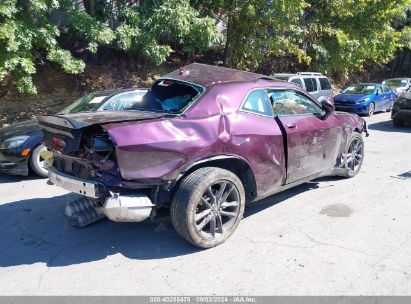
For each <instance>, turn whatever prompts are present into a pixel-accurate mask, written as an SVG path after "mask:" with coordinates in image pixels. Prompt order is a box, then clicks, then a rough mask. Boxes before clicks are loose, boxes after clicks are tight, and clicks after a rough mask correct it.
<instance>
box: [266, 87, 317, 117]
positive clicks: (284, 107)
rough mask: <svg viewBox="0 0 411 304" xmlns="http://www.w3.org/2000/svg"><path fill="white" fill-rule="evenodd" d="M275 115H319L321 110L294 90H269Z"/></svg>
mask: <svg viewBox="0 0 411 304" xmlns="http://www.w3.org/2000/svg"><path fill="white" fill-rule="evenodd" d="M268 95H269V97H270V99H271V102H272V103H273V110H274V114H275V115H298V114H320V113H322V109H321V108H320V106H319V105H318V104H316V103H315V102H314V101H312V100H311V99H310V98H308V97H307V96H304V95H302V94H300V93H298V92H296V91H294V90H270V91H269V93H268Z"/></svg>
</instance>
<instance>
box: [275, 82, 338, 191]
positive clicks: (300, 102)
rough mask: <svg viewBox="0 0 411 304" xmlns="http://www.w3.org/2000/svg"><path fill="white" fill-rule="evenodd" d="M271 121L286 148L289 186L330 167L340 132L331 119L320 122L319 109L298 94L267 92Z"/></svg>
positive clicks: (310, 99)
mask: <svg viewBox="0 0 411 304" xmlns="http://www.w3.org/2000/svg"><path fill="white" fill-rule="evenodd" d="M268 93H269V97H270V99H271V102H272V104H273V110H274V115H275V117H276V118H275V119H276V120H277V122H278V123H279V124H281V125H282V127H283V130H284V132H285V136H286V146H287V153H286V154H287V159H286V164H287V165H286V166H287V179H286V183H287V184H288V183H292V182H295V181H298V180H301V179H304V178H306V177H309V176H313V175H315V174H317V173H320V172H322V171H324V170H327V169H330V168H332V167H333V166H334V164H335V161H336V159H337V154H338V147H340V145H341V136H339V134H340V133H341V132H342V130H341V126H340V123H339V121H338V119H337V117H336V116H335V115H331V116H330V117H328V118H327V119H322V118H321V117H322V115H323V111H322V109H321V107H320V106H319V105H318V104H317V103H316V102H315V101H314V100H313V99H312V98H310V97H309V96H308V95H306V94H305V93H303V92H302V91H298V90H294V89H288V88H287V89H270V90H269V91H268Z"/></svg>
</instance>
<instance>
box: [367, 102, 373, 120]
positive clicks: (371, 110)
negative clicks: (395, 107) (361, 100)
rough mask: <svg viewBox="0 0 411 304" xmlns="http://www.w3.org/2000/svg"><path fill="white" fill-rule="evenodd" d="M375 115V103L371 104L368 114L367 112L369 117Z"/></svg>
mask: <svg viewBox="0 0 411 304" xmlns="http://www.w3.org/2000/svg"><path fill="white" fill-rule="evenodd" d="M374 113H375V103H373V102H372V103H370V105H369V106H368V112H367V116H368V117H371V116H373V115H374Z"/></svg>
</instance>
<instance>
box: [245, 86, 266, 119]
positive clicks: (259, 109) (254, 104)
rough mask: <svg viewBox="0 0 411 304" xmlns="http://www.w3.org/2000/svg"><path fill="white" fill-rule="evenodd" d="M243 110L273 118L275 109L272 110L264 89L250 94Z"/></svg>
mask: <svg viewBox="0 0 411 304" xmlns="http://www.w3.org/2000/svg"><path fill="white" fill-rule="evenodd" d="M242 110H245V111H247V112H253V113H257V114H264V115H268V116H273V109H272V108H271V103H270V101H269V99H268V96H267V92H266V90H263V89H258V90H254V91H252V92H251V93H250V94H248V96H247V98H246V100H245V101H244V104H243V106H242Z"/></svg>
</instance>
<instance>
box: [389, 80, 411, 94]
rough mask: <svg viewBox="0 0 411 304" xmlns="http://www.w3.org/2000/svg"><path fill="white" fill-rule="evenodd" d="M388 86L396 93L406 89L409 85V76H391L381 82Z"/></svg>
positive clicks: (410, 85) (410, 82)
mask: <svg viewBox="0 0 411 304" xmlns="http://www.w3.org/2000/svg"><path fill="white" fill-rule="evenodd" d="M382 84H385V85H387V86H389V87H390V88H391V89H392V90H393V91H394V92H395V93H396V94H397V95H400V94H402V93H404V92H406V91H408V90H409V89H410V87H411V78H391V79H386V80H384V81H383V82H382Z"/></svg>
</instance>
